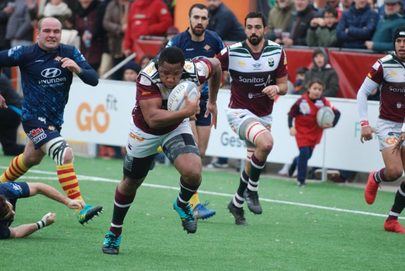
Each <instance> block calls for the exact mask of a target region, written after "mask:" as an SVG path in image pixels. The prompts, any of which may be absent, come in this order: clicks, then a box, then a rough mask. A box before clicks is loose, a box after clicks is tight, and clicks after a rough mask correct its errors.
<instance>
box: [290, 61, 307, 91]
mask: <svg viewBox="0 0 405 271" xmlns="http://www.w3.org/2000/svg"><path fill="white" fill-rule="evenodd" d="M306 72H308V69H307V68H306V67H299V68H298V69H297V72H296V75H295V82H294V89H293V91H292V92H289V94H295V95H302V94H304V92H305V73H306Z"/></svg>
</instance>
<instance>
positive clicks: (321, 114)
mask: <svg viewBox="0 0 405 271" xmlns="http://www.w3.org/2000/svg"><path fill="white" fill-rule="evenodd" d="M334 119H335V113H334V112H333V110H332V108H330V107H328V106H323V107H321V108H320V109H319V110H318V113H316V121H317V123H318V126H319V127H324V126H325V125H327V124H330V125H332V124H333V120H334Z"/></svg>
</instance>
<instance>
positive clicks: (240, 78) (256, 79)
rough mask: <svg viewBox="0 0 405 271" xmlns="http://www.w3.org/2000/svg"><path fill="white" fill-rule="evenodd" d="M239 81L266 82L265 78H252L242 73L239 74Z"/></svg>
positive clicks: (249, 82) (250, 82)
mask: <svg viewBox="0 0 405 271" xmlns="http://www.w3.org/2000/svg"><path fill="white" fill-rule="evenodd" d="M239 82H242V83H245V84H263V83H264V78H263V77H261V78H257V77H251V78H245V77H243V76H242V75H239Z"/></svg>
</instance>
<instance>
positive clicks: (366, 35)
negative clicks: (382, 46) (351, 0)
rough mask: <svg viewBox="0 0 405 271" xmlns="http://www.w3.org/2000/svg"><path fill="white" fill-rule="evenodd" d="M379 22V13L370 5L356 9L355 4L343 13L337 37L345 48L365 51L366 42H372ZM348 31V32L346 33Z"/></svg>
mask: <svg viewBox="0 0 405 271" xmlns="http://www.w3.org/2000/svg"><path fill="white" fill-rule="evenodd" d="M377 22H378V15H377V13H376V12H375V11H374V10H372V9H371V8H370V6H369V5H367V6H365V7H364V8H362V9H356V8H355V5H354V4H353V5H352V6H351V7H350V9H349V10H347V11H345V12H343V15H342V18H340V20H339V23H338V26H337V29H336V35H337V38H338V41H339V42H340V43H341V44H342V47H343V48H357V49H365V48H366V46H365V44H364V43H365V41H367V40H371V38H372V36H373V33H374V31H375V29H376V26H377ZM346 29H347V31H346Z"/></svg>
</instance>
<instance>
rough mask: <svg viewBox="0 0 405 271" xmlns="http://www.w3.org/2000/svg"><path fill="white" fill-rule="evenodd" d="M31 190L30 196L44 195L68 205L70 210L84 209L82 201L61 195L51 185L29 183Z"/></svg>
mask: <svg viewBox="0 0 405 271" xmlns="http://www.w3.org/2000/svg"><path fill="white" fill-rule="evenodd" d="M28 186H29V188H30V196H35V195H37V194H42V195H44V196H46V197H48V198H50V199H53V200H55V201H57V202H60V203H62V204H64V205H66V206H67V207H68V208H70V209H82V208H84V202H83V201H80V200H72V199H69V198H68V197H66V196H64V195H62V194H61V193H59V191H58V190H56V189H55V188H53V187H52V186H50V185H47V184H44V183H28Z"/></svg>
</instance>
